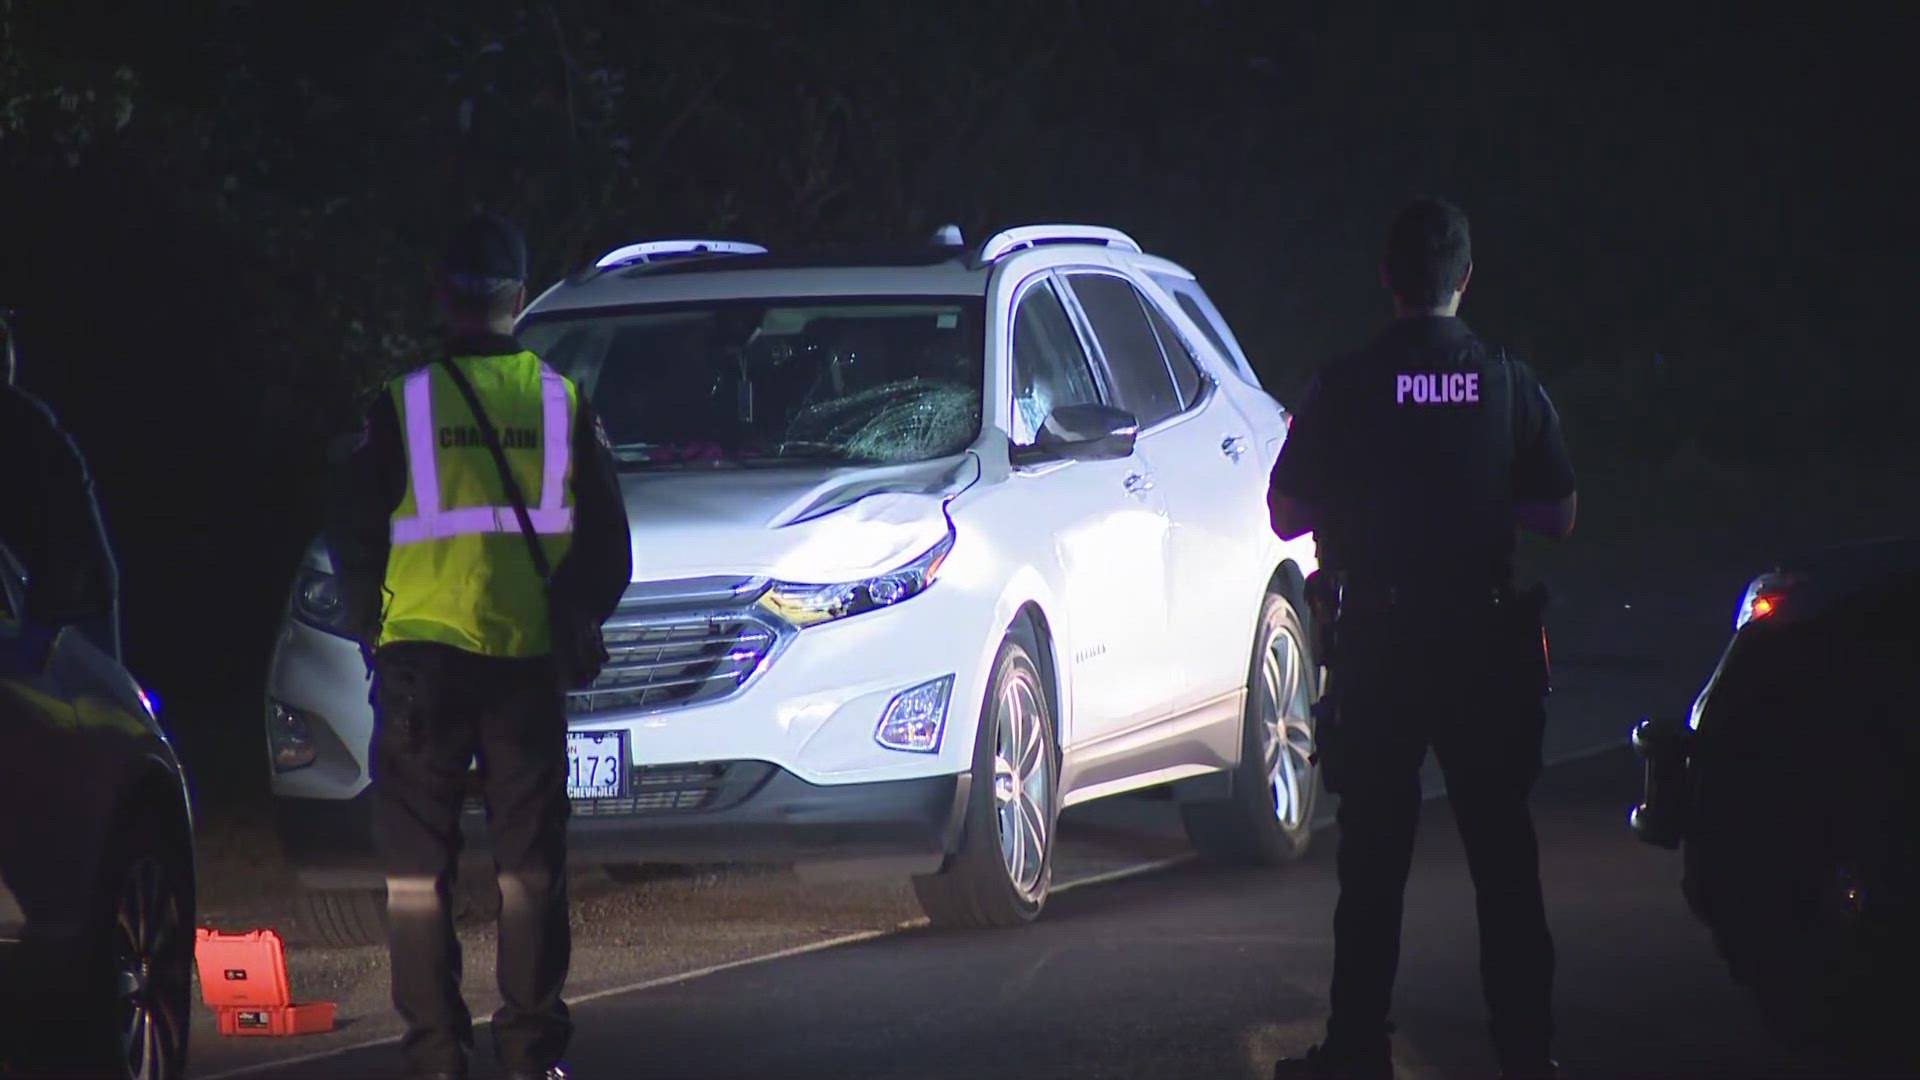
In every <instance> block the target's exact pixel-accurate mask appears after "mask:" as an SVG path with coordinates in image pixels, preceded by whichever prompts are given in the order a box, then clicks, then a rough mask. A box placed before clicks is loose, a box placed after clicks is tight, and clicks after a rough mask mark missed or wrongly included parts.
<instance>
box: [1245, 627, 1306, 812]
mask: <svg viewBox="0 0 1920 1080" xmlns="http://www.w3.org/2000/svg"><path fill="white" fill-rule="evenodd" d="M1258 682H1259V693H1258V695H1257V696H1256V699H1255V701H1254V708H1255V709H1256V710H1258V711H1257V713H1256V727H1257V729H1258V730H1259V732H1260V744H1261V745H1260V752H1261V760H1262V761H1263V762H1264V763H1265V764H1266V769H1267V777H1268V787H1269V788H1270V790H1271V791H1272V794H1273V813H1274V816H1275V817H1276V818H1278V819H1279V820H1280V824H1281V825H1283V826H1284V827H1286V828H1287V829H1288V830H1293V829H1297V828H1299V827H1300V826H1301V825H1302V824H1303V823H1304V821H1305V817H1306V814H1307V810H1308V806H1309V804H1310V801H1311V799H1312V794H1313V793H1312V790H1311V787H1310V785H1311V784H1312V783H1313V763H1312V757H1313V690H1312V683H1311V680H1310V678H1309V669H1308V666H1307V658H1306V650H1305V649H1304V648H1302V647H1301V644H1300V640H1299V639H1298V638H1297V637H1295V636H1294V634H1293V632H1292V630H1291V629H1290V628H1289V627H1287V626H1285V625H1278V626H1275V627H1273V628H1272V630H1271V632H1270V633H1269V634H1268V637H1267V640H1266V643H1265V647H1264V648H1263V649H1262V650H1261V653H1260V675H1259V680H1258Z"/></svg>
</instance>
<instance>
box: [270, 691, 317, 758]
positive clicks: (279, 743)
mask: <svg viewBox="0 0 1920 1080" xmlns="http://www.w3.org/2000/svg"><path fill="white" fill-rule="evenodd" d="M317 719H318V718H317V717H315V716H314V715H313V714H311V713H306V712H302V711H301V710H299V709H296V708H293V707H292V706H290V705H282V704H280V703H279V702H277V701H269V702H267V754H268V755H269V756H270V757H272V759H273V771H274V772H292V771H293V770H295V769H301V768H305V767H306V766H308V765H311V764H313V759H314V758H315V757H317V756H318V755H319V748H318V747H317V746H316V745H315V744H314V741H313V725H314V722H315V721H316V720H317Z"/></svg>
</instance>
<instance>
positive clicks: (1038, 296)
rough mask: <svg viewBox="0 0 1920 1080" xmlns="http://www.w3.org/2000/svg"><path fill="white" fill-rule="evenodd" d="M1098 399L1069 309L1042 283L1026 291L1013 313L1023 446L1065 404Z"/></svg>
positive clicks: (1016, 413)
mask: <svg viewBox="0 0 1920 1080" xmlns="http://www.w3.org/2000/svg"><path fill="white" fill-rule="evenodd" d="M1099 401H1100V389H1099V387H1098V386H1096V385H1095V384H1094V381H1093V371H1092V369H1090V368H1089V367H1088V366H1087V353H1086V350H1085V349H1083V348H1081V346H1080V335H1079V334H1078V333H1077V332H1075V330H1074V328H1073V320H1072V319H1070V318H1068V317H1067V309H1066V308H1065V307H1064V306H1063V305H1062V304H1061V303H1060V298H1059V297H1057V296H1055V295H1054V294H1053V288H1052V286H1050V285H1048V284H1046V283H1045V282H1042V283H1041V284H1039V285H1036V286H1034V287H1033V288H1031V289H1029V290H1027V294H1026V295H1025V296H1024V297H1022V298H1021V300H1020V306H1019V307H1018V308H1017V309H1016V310H1015V311H1014V315H1013V430H1012V431H1011V432H1009V433H1008V434H1009V435H1011V436H1012V438H1013V441H1014V442H1015V443H1016V444H1017V445H1020V446H1032V445H1033V441H1034V438H1035V436H1036V435H1038V434H1039V432H1040V425H1041V424H1043V423H1044V422H1045V421H1046V419H1047V416H1048V415H1049V414H1050V413H1052V412H1053V410H1055V409H1057V408H1059V407H1060V406H1062V405H1092V404H1097V403H1098V402H1099Z"/></svg>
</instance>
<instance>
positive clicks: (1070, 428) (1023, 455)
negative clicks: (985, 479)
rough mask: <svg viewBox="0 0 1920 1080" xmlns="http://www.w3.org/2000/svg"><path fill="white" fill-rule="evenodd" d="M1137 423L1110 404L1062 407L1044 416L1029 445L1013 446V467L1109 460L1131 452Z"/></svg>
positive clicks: (1138, 423)
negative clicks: (1043, 421)
mask: <svg viewBox="0 0 1920 1080" xmlns="http://www.w3.org/2000/svg"><path fill="white" fill-rule="evenodd" d="M1139 433H1140V421H1139V420H1138V419H1137V418H1135V416H1134V415H1133V414H1132V413H1131V412H1128V411H1127V410H1125V409H1117V408H1115V407H1113V406H1112V405H1101V404H1084V405H1062V406H1060V407H1059V408H1057V409H1055V410H1053V412H1051V413H1049V414H1047V420H1046V422H1045V423H1044V424H1041V425H1040V432H1039V435H1038V436H1037V437H1036V438H1035V439H1034V442H1033V445H1032V446H1016V447H1013V449H1012V451H1011V452H1010V454H1009V455H1008V456H1009V457H1010V458H1011V459H1012V461H1013V463H1014V464H1015V465H1032V464H1036V463H1039V462H1042V461H1111V460H1113V459H1115V458H1123V457H1126V456H1127V455H1129V454H1131V453H1133V440H1134V437H1135V436H1137V435H1138V434H1139Z"/></svg>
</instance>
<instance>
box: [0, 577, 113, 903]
mask: <svg viewBox="0 0 1920 1080" xmlns="http://www.w3.org/2000/svg"><path fill="white" fill-rule="evenodd" d="M0 576H4V577H6V578H8V581H7V586H8V589H7V593H8V595H7V596H6V598H5V600H4V601H0V605H3V606H4V610H0V886H3V887H4V888H3V889H0V937H17V936H19V935H20V934H21V932H22V931H23V930H31V931H32V932H33V933H34V934H35V935H43V934H48V935H61V934H64V933H65V932H67V931H70V930H71V929H73V928H75V927H76V926H77V925H78V923H79V920H80V919H81V918H82V917H83V916H84V914H85V913H87V912H88V911H90V906H89V904H88V902H87V901H88V899H89V896H90V893H91V891H92V885H93V881H92V875H93V869H94V861H93V860H92V859H90V858H88V857H87V855H88V854H89V848H88V845H87V843H86V834H87V833H89V832H90V831H91V830H90V829H89V828H87V823H86V816H87V815H86V807H85V806H83V805H82V804H81V801H82V800H83V799H84V798H86V793H85V791H84V787H85V783H84V779H85V773H86V763H85V761H84V757H83V755H84V753H85V747H84V746H83V745H82V741H81V739H80V738H79V730H78V729H79V716H78V714H77V713H76V711H75V710H74V708H73V703H72V701H71V700H70V694H69V691H70V689H71V688H70V687H68V686H67V685H66V680H65V679H64V678H63V677H62V669H63V668H65V667H66V665H65V664H64V663H62V662H60V658H59V656H58V654H59V652H60V651H61V650H62V649H63V648H64V647H65V645H64V643H63V642H62V640H61V639H62V638H64V637H66V636H67V634H68V633H70V631H69V632H61V631H56V630H52V629H50V628H47V627H44V626H39V625H36V624H34V623H33V622H32V621H31V620H30V619H29V618H26V617H24V615H25V613H24V612H23V611H22V610H21V607H22V602H23V599H24V593H25V589H24V588H20V587H19V585H20V584H21V578H20V576H19V575H18V573H17V570H16V569H15V568H14V566H13V565H12V562H11V558H10V557H9V556H6V555H5V554H4V548H0ZM9 901H11V902H9ZM9 922H11V924H12V925H8V923H9ZM23 923H24V925H22V924H23Z"/></svg>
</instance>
